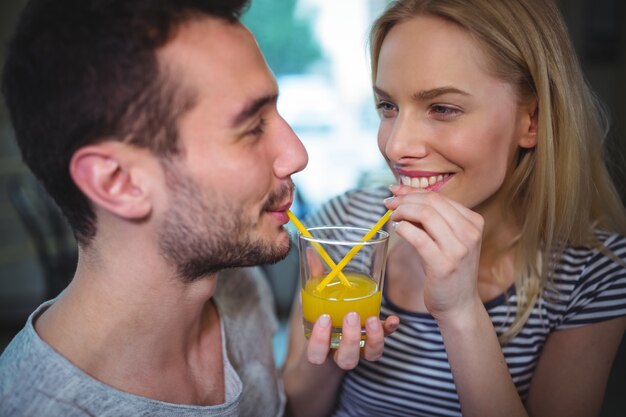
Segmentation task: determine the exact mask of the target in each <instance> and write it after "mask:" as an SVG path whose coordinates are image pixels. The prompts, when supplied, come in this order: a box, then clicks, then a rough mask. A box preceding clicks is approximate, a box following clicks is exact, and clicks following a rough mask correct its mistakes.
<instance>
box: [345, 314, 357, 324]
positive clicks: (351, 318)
mask: <svg viewBox="0 0 626 417" xmlns="http://www.w3.org/2000/svg"><path fill="white" fill-rule="evenodd" d="M346 321H347V323H348V325H350V326H356V325H358V324H359V315H358V314H357V313H355V312H352V313H348V316H347V317H346Z"/></svg>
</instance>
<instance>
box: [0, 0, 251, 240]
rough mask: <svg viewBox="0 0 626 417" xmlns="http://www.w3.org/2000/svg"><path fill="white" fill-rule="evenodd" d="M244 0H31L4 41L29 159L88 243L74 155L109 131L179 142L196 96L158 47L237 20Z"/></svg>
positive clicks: (7, 79) (13, 105)
mask: <svg viewBox="0 0 626 417" xmlns="http://www.w3.org/2000/svg"><path fill="white" fill-rule="evenodd" d="M247 5H248V0H31V1H30V2H29V3H28V4H27V6H26V7H25V9H24V10H23V12H22V14H21V16H20V19H19V21H18V23H17V26H16V30H15V33H14V35H13V38H12V40H11V42H10V43H9V45H8V49H7V56H6V62H5V66H4V71H3V76H2V91H3V93H4V95H5V99H6V103H7V106H8V109H9V113H10V116H11V121H12V123H13V127H14V129H15V135H16V138H17V142H18V144H19V147H20V149H21V152H22V157H23V159H24V162H25V163H26V164H27V165H28V166H29V168H30V169H31V170H32V171H33V173H34V174H35V176H37V178H39V180H40V181H41V182H42V183H43V185H44V187H45V188H46V190H47V191H48V193H49V194H50V195H51V196H52V198H53V199H54V200H55V201H56V203H57V204H58V206H59V207H60V208H61V210H62V211H63V213H64V215H65V216H66V218H67V220H68V222H69V224H70V226H71V227H72V229H73V231H74V234H75V236H76V238H77V240H78V241H79V242H80V243H82V244H84V245H86V244H88V243H89V242H90V240H91V239H92V238H93V236H94V235H95V232H96V224H95V223H96V222H95V214H94V212H93V210H92V208H91V206H90V204H89V201H88V200H87V198H86V197H85V195H84V194H83V193H81V192H80V190H79V189H78V188H77V187H76V185H75V184H74V182H73V181H72V179H71V177H70V174H69V162H70V159H71V157H72V154H73V153H74V152H75V151H76V150H77V149H79V148H80V147H82V146H85V145H88V144H93V143H96V142H98V141H101V140H104V139H112V140H119V141H124V142H127V143H131V144H133V145H136V146H139V147H143V148H147V149H150V150H151V151H152V152H154V153H155V154H156V155H158V156H168V155H173V154H175V153H177V152H178V151H179V149H178V129H177V119H178V117H179V116H180V115H181V114H182V113H183V112H184V111H185V110H186V109H188V108H189V107H190V106H192V105H193V92H191V93H190V92H187V93H182V92H181V88H179V86H178V85H177V84H176V80H174V79H173V77H168V74H167V72H166V71H162V68H161V69H160V68H159V65H158V62H157V57H156V49H157V48H159V47H161V46H163V45H165V44H166V43H167V42H168V41H169V40H170V39H171V38H172V36H173V35H174V34H175V31H176V29H177V28H179V27H180V26H181V25H182V24H184V23H185V22H187V21H190V20H192V19H196V18H199V17H203V16H213V17H219V18H223V19H226V20H229V21H233V22H234V21H237V20H238V19H239V17H240V15H241V13H242V12H243V10H244V9H245V8H246V7H247Z"/></svg>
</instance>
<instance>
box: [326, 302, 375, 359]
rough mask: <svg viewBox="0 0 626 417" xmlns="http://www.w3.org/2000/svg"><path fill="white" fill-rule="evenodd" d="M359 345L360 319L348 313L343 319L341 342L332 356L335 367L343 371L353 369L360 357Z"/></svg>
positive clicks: (356, 315)
mask: <svg viewBox="0 0 626 417" xmlns="http://www.w3.org/2000/svg"><path fill="white" fill-rule="evenodd" d="M381 333H382V331H381ZM360 343H361V319H360V318H359V315H358V314H357V313H354V312H352V313H348V314H346V315H345V317H344V318H343V327H342V329H341V342H339V347H338V348H337V350H336V351H335V353H334V355H333V356H334V359H335V363H336V364H337V366H339V367H340V368H341V369H344V370H348V369H353V368H355V367H356V366H357V365H358V363H359V358H360V355H361V346H360Z"/></svg>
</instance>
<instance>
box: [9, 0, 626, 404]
mask: <svg viewBox="0 0 626 417" xmlns="http://www.w3.org/2000/svg"><path fill="white" fill-rule="evenodd" d="M25 3H26V1H25V0H2V1H1V2H0V63H1V62H2V60H3V57H4V51H5V44H6V41H7V39H8V37H9V34H10V33H11V31H12V28H13V25H14V22H15V19H16V17H17V15H18V13H19V10H21V8H22V7H23V5H24V4H25ZM558 3H559V6H560V8H561V10H562V12H563V14H564V16H565V19H566V21H567V24H568V27H569V29H570V33H571V36H572V39H573V42H574V45H575V47H576V49H577V51H578V54H579V58H580V60H581V63H582V66H583V69H584V71H585V74H586V76H587V78H588V79H589V81H590V83H591V85H592V86H593V87H594V89H595V91H596V92H597V94H598V95H599V97H600V98H601V100H602V101H603V103H604V104H605V105H606V106H607V109H608V110H609V114H610V116H611V126H612V127H611V131H610V133H609V138H608V140H607V148H608V150H609V153H608V154H609V155H610V158H611V169H612V174H613V175H614V177H615V179H616V182H617V184H618V186H619V187H620V191H621V193H622V198H623V200H624V201H626V24H625V23H626V5H625V3H624V2H622V1H620V0H561V1H558ZM387 4H388V0H341V1H327V0H326V1H324V0H252V6H251V8H250V9H249V10H248V12H247V13H246V14H245V16H244V18H243V21H244V23H245V24H246V25H247V26H248V27H249V28H250V29H251V30H252V31H253V33H254V34H255V35H256V37H257V39H258V42H259V45H260V47H261V49H262V50H263V53H264V54H265V56H266V58H267V61H268V64H269V66H270V68H271V69H272V70H273V72H274V74H275V75H276V78H277V80H278V84H279V88H280V97H279V102H278V106H279V111H280V112H281V113H282V115H283V116H284V117H285V119H286V120H287V121H288V122H289V123H290V124H291V125H292V127H293V129H294V131H295V132H296V133H297V134H298V136H299V137H300V138H301V140H302V141H303V143H304V144H305V146H306V148H307V150H308V152H309V158H310V162H309V166H308V167H307V169H306V170H305V171H304V172H302V173H299V174H297V175H296V176H295V177H294V180H295V182H296V184H297V189H298V196H297V197H298V199H297V201H296V206H295V207H294V210H295V211H296V214H298V215H299V216H304V215H305V214H306V213H307V212H308V211H310V210H312V209H315V208H316V207H318V206H319V205H320V204H321V203H322V202H324V201H325V200H327V199H328V198H330V197H332V196H334V195H337V194H340V193H342V192H344V191H345V190H347V189H350V188H355V187H359V186H363V185H373V184H389V183H391V182H392V179H391V177H390V175H389V173H388V171H387V169H386V166H385V164H384V162H383V160H382V157H381V156H380V155H379V152H378V149H377V145H376V129H377V125H378V117H377V115H376V112H375V110H374V105H373V97H372V94H371V88H370V79H369V61H368V54H367V33H368V30H369V27H370V25H371V23H372V21H373V20H374V19H375V17H376V16H378V15H379V14H380V13H381V11H382V10H383V9H384V8H385V6H386V5H387ZM75 256H76V248H75V244H74V241H73V239H72V237H71V235H70V234H69V233H68V231H67V228H66V227H65V224H64V223H63V221H62V220H61V219H60V218H59V216H58V213H57V212H56V210H55V208H54V207H53V206H51V205H50V203H49V202H48V201H47V200H46V198H45V196H44V195H43V194H42V193H41V190H40V189H39V188H38V185H37V183H36V182H35V181H34V180H33V179H32V177H31V176H30V175H29V173H28V172H27V170H26V168H25V167H24V165H23V164H22V162H21V158H20V156H19V153H18V150H17V147H16V145H15V144H14V142H13V133H12V130H11V126H10V123H9V121H8V115H7V111H6V109H5V107H4V102H3V101H2V103H0V351H1V350H2V349H3V348H4V346H5V345H6V343H7V342H8V341H9V340H10V338H11V337H12V336H13V335H14V333H15V332H16V331H17V330H18V329H19V328H21V326H22V325H23V324H24V321H25V320H26V318H27V316H28V314H29V313H30V312H31V311H32V310H33V309H34V308H35V307H36V306H37V305H39V304H40V303H41V302H42V301H43V300H45V299H48V298H51V297H54V296H55V295H56V294H57V293H58V292H59V291H60V290H61V289H62V288H64V286H65V285H66V284H67V282H68V280H69V279H71V276H72V274H73V270H74V266H75ZM276 268H280V267H268V268H267V271H268V273H269V275H270V276H271V275H272V274H273V275H277V274H276V272H277V271H279V269H276ZM280 272H282V271H280ZM279 275H280V274H279ZM271 283H272V285H273V287H274V289H275V290H276V299H277V311H278V313H279V315H281V317H283V318H284V317H285V316H286V314H287V313H288V310H289V304H290V302H291V297H292V293H291V291H292V289H293V286H290V285H285V283H284V281H283V282H282V283H277V282H271ZM281 288H283V291H282V292H281ZM284 288H288V289H289V291H287V292H286V293H285V291H284ZM277 343H278V345H277V346H278V349H279V350H280V349H282V348H281V346H283V347H284V341H278V342H277ZM282 353H284V352H282ZM282 353H281V354H282ZM625 386H626V343H622V347H621V350H620V353H619V355H618V357H617V359H616V363H615V365H614V370H613V373H612V374H611V379H610V381H609V387H608V389H607V395H606V399H605V405H604V408H603V411H602V416H603V417H613V416H621V417H623V416H624V415H626V398H625V396H624V395H623V394H624V387H625Z"/></svg>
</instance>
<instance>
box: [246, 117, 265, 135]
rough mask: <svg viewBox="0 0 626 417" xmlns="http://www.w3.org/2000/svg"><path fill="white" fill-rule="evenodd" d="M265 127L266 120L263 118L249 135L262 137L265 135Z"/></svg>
mask: <svg viewBox="0 0 626 417" xmlns="http://www.w3.org/2000/svg"><path fill="white" fill-rule="evenodd" d="M265 125H266V121H265V119H264V118H261V119H260V120H259V123H257V125H256V126H254V127H253V128H252V129H251V130H250V131H249V132H248V133H249V134H251V135H254V136H260V135H262V134H263V133H265Z"/></svg>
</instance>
